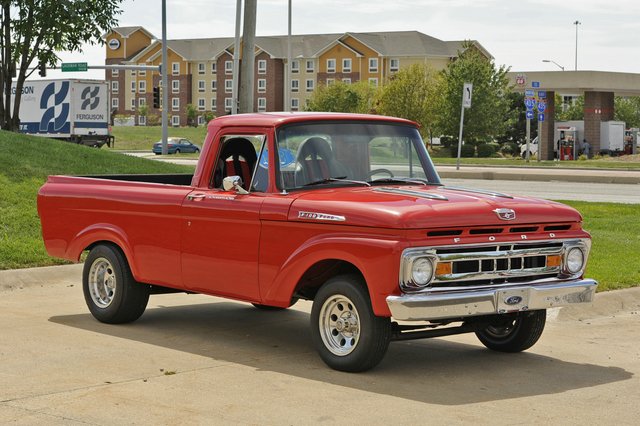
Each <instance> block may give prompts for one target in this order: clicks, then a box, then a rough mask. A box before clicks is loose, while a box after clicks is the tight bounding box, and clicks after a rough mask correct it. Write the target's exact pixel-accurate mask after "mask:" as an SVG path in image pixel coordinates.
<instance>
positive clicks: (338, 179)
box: [302, 176, 371, 186]
mask: <svg viewBox="0 0 640 426" xmlns="http://www.w3.org/2000/svg"><path fill="white" fill-rule="evenodd" d="M331 182H347V183H357V184H360V185H364V186H371V184H369V183H368V182H365V181H362V180H351V179H347V177H346V176H339V177H330V178H325V179H320V180H314V181H313V182H309V183H305V184H304V185H302V186H313V185H322V184H324V183H331Z"/></svg>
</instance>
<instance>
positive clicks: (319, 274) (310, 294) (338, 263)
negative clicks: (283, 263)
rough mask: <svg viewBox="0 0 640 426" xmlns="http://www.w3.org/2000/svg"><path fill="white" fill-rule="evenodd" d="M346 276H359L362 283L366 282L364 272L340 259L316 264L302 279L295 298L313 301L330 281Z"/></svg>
mask: <svg viewBox="0 0 640 426" xmlns="http://www.w3.org/2000/svg"><path fill="white" fill-rule="evenodd" d="M345 274H355V275H358V276H359V277H360V278H361V279H362V282H363V283H364V282H365V280H364V276H363V275H362V272H360V270H359V269H358V268H357V267H356V266H355V265H353V264H352V263H349V262H346V261H344V260H339V259H326V260H322V261H320V262H318V263H315V264H314V265H312V266H311V267H310V268H309V269H307V271H306V272H305V273H304V274H303V275H302V277H300V280H299V281H298V284H297V286H296V290H295V292H294V297H297V298H301V299H307V300H313V299H314V298H315V297H316V293H317V292H318V290H319V289H320V287H322V285H323V284H324V283H325V282H327V280H328V279H330V278H332V277H335V276H337V275H345ZM365 287H366V285H365Z"/></svg>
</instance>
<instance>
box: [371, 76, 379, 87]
mask: <svg viewBox="0 0 640 426" xmlns="http://www.w3.org/2000/svg"><path fill="white" fill-rule="evenodd" d="M369 84H370V85H372V86H373V87H378V79H377V78H370V79H369Z"/></svg>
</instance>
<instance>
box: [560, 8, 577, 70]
mask: <svg viewBox="0 0 640 426" xmlns="http://www.w3.org/2000/svg"><path fill="white" fill-rule="evenodd" d="M573 25H575V26H576V68H575V70H576V71H578V25H582V22H580V21H578V20H576V21H575V22H574V23H573ZM563 71H564V70H563Z"/></svg>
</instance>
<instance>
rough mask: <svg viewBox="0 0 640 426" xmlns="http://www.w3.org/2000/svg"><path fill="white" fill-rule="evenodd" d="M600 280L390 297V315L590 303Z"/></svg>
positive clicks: (418, 316) (455, 314) (427, 316)
mask: <svg viewBox="0 0 640 426" xmlns="http://www.w3.org/2000/svg"><path fill="white" fill-rule="evenodd" d="M597 286H598V283H597V282H596V281H595V280H592V279H582V280H572V281H561V282H557V281H553V282H537V283H536V284H529V285H527V284H524V285H523V284H520V285H514V286H513V287H502V288H492V289H488V290H470V291H451V292H431V293H414V294H407V293H405V294H403V295H401V296H388V297H387V305H389V309H390V310H391V315H392V316H393V318H394V319H396V320H399V321H423V320H434V319H445V318H460V317H468V316H476V315H491V314H504V313H508V312H519V311H531V310H537V309H547V308H555V307H560V306H567V305H574V304H578V303H591V302H593V296H594V295H595V293H596V287H597Z"/></svg>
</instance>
